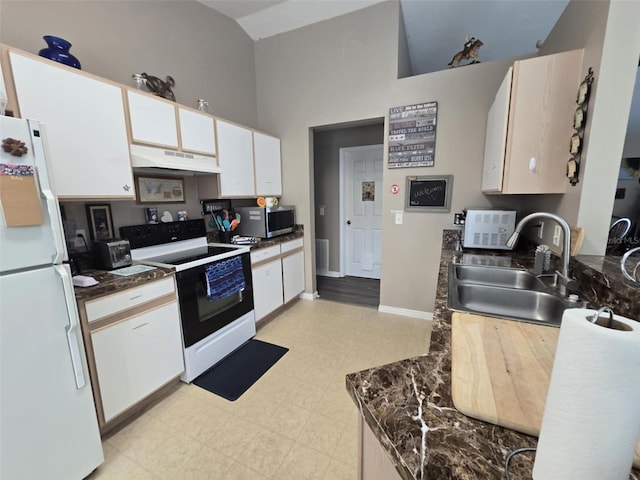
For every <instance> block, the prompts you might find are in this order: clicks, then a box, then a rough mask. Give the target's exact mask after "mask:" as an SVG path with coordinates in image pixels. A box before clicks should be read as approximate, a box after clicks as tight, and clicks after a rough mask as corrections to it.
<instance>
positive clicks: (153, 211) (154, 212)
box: [144, 207, 158, 223]
mask: <svg viewBox="0 0 640 480" xmlns="http://www.w3.org/2000/svg"><path fill="white" fill-rule="evenodd" d="M144 218H145V220H146V221H147V223H158V208H157V207H149V208H145V209H144Z"/></svg>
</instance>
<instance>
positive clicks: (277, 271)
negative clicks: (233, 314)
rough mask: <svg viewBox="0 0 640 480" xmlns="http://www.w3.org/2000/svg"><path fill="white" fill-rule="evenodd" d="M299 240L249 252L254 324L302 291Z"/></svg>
mask: <svg viewBox="0 0 640 480" xmlns="http://www.w3.org/2000/svg"><path fill="white" fill-rule="evenodd" d="M303 247H304V241H303V239H302V238H297V239H295V240H290V241H288V242H283V243H281V244H279V245H273V246H271V247H265V248H259V249H257V250H252V251H251V263H252V267H251V273H252V276H253V303H254V309H255V315H256V321H257V320H260V319H262V318H264V317H266V316H267V315H268V314H270V313H271V312H273V311H274V310H276V309H277V308H278V307H280V306H282V305H283V304H285V303H288V302H290V301H291V300H293V299H294V298H296V297H297V296H298V294H300V293H301V292H302V291H303V290H304V250H303Z"/></svg>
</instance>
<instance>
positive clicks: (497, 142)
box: [482, 50, 582, 194]
mask: <svg viewBox="0 0 640 480" xmlns="http://www.w3.org/2000/svg"><path fill="white" fill-rule="evenodd" d="M581 64H582V50H572V51H569V52H562V53H557V54H553V55H545V56H542V57H533V58H528V59H525V60H519V61H517V62H514V64H513V70H512V69H509V72H508V74H507V76H506V77H505V79H504V81H503V83H502V85H501V86H500V89H499V91H498V94H497V95H496V98H495V101H494V103H493V105H492V107H491V109H490V110H489V114H488V116H487V134H486V142H485V158H484V168H483V178H482V189H483V191H485V192H486V193H514V194H520V193H564V192H565V191H566V188H567V183H568V180H567V178H566V168H567V160H569V158H570V155H569V143H570V139H571V135H572V132H573V128H572V125H573V115H574V111H575V109H576V104H575V98H576V92H577V88H578V85H579V83H580V80H579V74H580V67H581Z"/></svg>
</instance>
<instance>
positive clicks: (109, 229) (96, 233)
mask: <svg viewBox="0 0 640 480" xmlns="http://www.w3.org/2000/svg"><path fill="white" fill-rule="evenodd" d="M85 207H86V210H87V221H88V223H89V234H90V235H91V240H92V241H96V240H106V239H108V238H113V237H114V233H113V217H112V216H111V205H109V204H103V205H86V206H85Z"/></svg>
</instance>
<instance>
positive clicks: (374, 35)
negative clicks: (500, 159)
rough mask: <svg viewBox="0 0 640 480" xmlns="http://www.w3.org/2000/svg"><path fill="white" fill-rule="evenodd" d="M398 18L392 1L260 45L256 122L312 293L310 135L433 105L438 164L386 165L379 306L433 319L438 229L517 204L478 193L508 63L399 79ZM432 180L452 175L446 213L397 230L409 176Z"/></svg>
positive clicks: (408, 221) (411, 220)
mask: <svg viewBox="0 0 640 480" xmlns="http://www.w3.org/2000/svg"><path fill="white" fill-rule="evenodd" d="M399 15H400V12H399V4H398V2H397V1H390V2H386V3H382V4H379V5H376V6H373V7H369V8H367V9H364V10H361V11H359V12H355V13H352V14H349V15H345V16H342V17H339V18H335V19H332V20H328V21H325V22H322V23H319V24H315V25H311V26H309V27H306V28H304V29H299V30H296V31H293V32H288V33H284V34H281V35H278V36H275V37H272V38H268V39H264V40H261V41H259V42H257V43H256V77H257V91H258V118H259V123H260V126H261V128H264V129H266V130H268V131H272V132H273V133H274V134H276V135H278V136H280V138H281V139H282V159H283V181H284V192H285V197H286V202H287V203H293V204H295V205H296V206H297V207H298V218H299V221H300V222H301V223H303V224H304V225H305V248H306V250H307V251H306V253H307V254H306V255H305V262H306V265H305V268H306V285H307V291H308V292H310V291H312V290H313V289H314V288H315V287H314V286H315V268H314V258H315V255H313V248H314V245H313V239H314V238H315V231H314V223H313V202H314V200H313V191H312V188H311V186H312V185H313V163H312V144H311V142H310V138H309V131H310V129H311V128H313V127H315V126H320V125H331V124H336V123H342V122H350V121H355V120H361V119H369V118H376V117H386V116H387V113H388V110H389V108H390V107H394V106H401V105H408V104H413V103H421V102H426V101H437V102H438V109H439V111H438V130H437V138H436V157H435V166H434V167H433V168H405V169H392V170H389V169H387V168H386V167H385V170H384V178H383V191H384V198H383V212H384V218H383V240H382V244H383V253H382V264H383V265H382V281H381V294H380V303H381V304H382V305H386V306H391V307H398V308H406V309H410V310H417V311H424V312H430V311H432V310H433V301H434V297H435V288H436V281H437V275H438V263H439V259H440V249H441V243H442V241H441V237H442V230H443V229H444V228H451V227H452V223H453V212H455V211H459V210H461V209H462V208H464V207H482V206H489V205H490V201H492V202H496V203H501V202H502V203H504V202H507V203H509V202H512V201H513V199H489V198H487V197H485V196H484V195H482V193H481V192H480V182H481V171H482V161H483V154H484V130H485V121H486V114H487V110H488V108H489V105H490V104H491V102H492V101H493V97H494V96H495V93H496V91H497V89H498V86H499V84H500V82H501V81H502V79H503V77H504V75H505V73H506V71H507V67H508V64H509V63H510V62H509V61H502V62H490V63H481V64H478V65H474V66H469V67H461V68H457V69H451V70H445V71H441V72H437V73H432V74H428V75H421V76H416V77H408V78H403V79H400V80H399V79H397V72H398V42H397V39H398V21H399V20H398V19H399ZM386 136H387V129H385V138H386ZM386 148H387V145H386V141H385V150H386ZM385 156H386V154H385ZM385 165H386V163H385ZM438 174H453V175H454V187H453V201H452V211H451V213H450V214H436V213H417V212H411V213H405V215H404V223H403V224H402V225H395V224H394V215H393V214H392V213H391V210H402V209H404V190H405V181H406V176H407V175H438ZM336 181H337V179H336ZM393 183H397V184H399V185H400V187H401V193H400V194H399V195H392V194H391V193H390V192H389V188H390V186H391V185H392V184H393Z"/></svg>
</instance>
